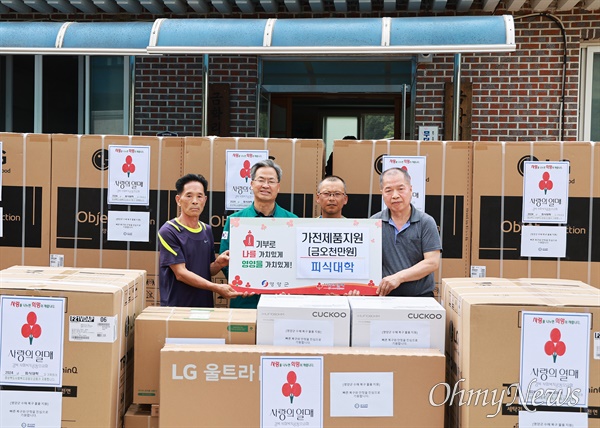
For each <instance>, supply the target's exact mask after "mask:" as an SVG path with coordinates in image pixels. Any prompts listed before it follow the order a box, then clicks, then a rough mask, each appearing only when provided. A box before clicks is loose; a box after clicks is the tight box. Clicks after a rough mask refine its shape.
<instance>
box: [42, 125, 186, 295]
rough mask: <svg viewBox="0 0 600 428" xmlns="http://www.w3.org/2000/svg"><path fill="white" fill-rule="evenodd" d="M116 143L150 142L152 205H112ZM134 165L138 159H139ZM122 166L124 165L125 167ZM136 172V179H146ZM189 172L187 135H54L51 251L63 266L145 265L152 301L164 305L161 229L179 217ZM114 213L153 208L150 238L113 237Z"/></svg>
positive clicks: (139, 166)
mask: <svg viewBox="0 0 600 428" xmlns="http://www.w3.org/2000/svg"><path fill="white" fill-rule="evenodd" d="M111 145H122V146H131V145H133V146H149V147H150V162H149V165H148V168H144V166H145V165H144V166H143V165H139V164H138V165H137V169H136V171H137V172H138V173H139V174H142V171H144V170H149V180H150V182H149V186H150V197H149V205H147V206H144V205H116V204H114V205H110V206H109V205H108V203H107V188H108V178H109V171H108V168H109V165H108V151H109V146H111ZM133 163H134V164H135V163H136V160H135V159H134V162H133ZM119 167H120V166H119ZM135 174H136V173H135V172H134V173H132V175H131V180H137V181H140V180H142V181H143V177H144V176H142V177H137V176H136V175H135ZM182 175H183V139H181V138H175V137H169V138H161V137H128V136H100V135H84V136H77V135H60V134H55V135H52V229H51V230H52V237H51V253H52V255H53V257H54V260H55V261H56V263H57V264H58V265H63V266H75V267H102V268H104V267H106V268H118V269H143V270H145V271H147V273H148V276H147V286H146V293H147V296H146V301H147V304H159V302H160V299H159V296H158V250H159V246H158V245H159V244H158V242H157V232H158V229H159V228H160V226H162V224H163V223H164V222H165V221H167V220H168V219H171V218H173V217H176V216H177V206H176V203H175V194H176V191H175V182H176V181H177V179H178V178H179V177H181V176H182ZM110 211H135V212H148V213H149V217H150V225H149V233H148V235H149V236H148V240H147V241H146V242H131V241H130V242H128V241H123V240H118V241H117V240H110V241H109V240H108V233H107V232H108V215H109V212H110Z"/></svg>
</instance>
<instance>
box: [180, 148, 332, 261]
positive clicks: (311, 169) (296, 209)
mask: <svg viewBox="0 0 600 428" xmlns="http://www.w3.org/2000/svg"><path fill="white" fill-rule="evenodd" d="M227 150H268V151H269V158H271V159H273V161H274V162H275V163H277V164H278V165H279V166H280V167H281V169H282V170H283V176H282V179H281V188H280V191H279V196H278V197H277V203H278V204H279V205H280V206H281V207H283V208H285V209H286V210H289V211H292V212H293V213H295V214H296V215H298V217H317V216H318V211H317V205H316V202H315V196H316V192H317V184H319V182H320V181H321V179H322V178H323V162H324V161H323V158H324V156H325V148H324V145H323V141H322V140H296V139H278V138H221V137H187V138H185V164H184V172H185V173H186V174H187V173H196V174H202V175H204V176H205V177H206V179H207V180H208V187H209V190H210V192H209V195H208V200H207V202H206V206H205V208H204V212H203V213H202V215H201V216H200V219H201V220H202V221H204V222H205V223H208V224H210V225H211V226H212V229H213V235H214V237H215V246H216V249H217V251H218V249H219V245H220V242H221V234H222V233H223V226H224V225H225V221H226V220H227V216H228V215H229V214H231V213H232V211H226V210H225V167H226V155H227Z"/></svg>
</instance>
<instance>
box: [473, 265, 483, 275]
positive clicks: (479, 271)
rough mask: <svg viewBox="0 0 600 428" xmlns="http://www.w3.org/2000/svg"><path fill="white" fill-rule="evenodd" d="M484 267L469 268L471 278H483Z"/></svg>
mask: <svg viewBox="0 0 600 428" xmlns="http://www.w3.org/2000/svg"><path fill="white" fill-rule="evenodd" d="M485 275H486V266H473V265H472V266H471V278H485Z"/></svg>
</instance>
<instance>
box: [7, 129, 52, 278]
mask: <svg viewBox="0 0 600 428" xmlns="http://www.w3.org/2000/svg"><path fill="white" fill-rule="evenodd" d="M0 142H2V181H1V182H0V185H1V186H2V189H1V191H2V194H1V196H2V197H1V198H0V209H1V213H0V214H2V215H1V216H0V221H2V237H0V269H4V268H7V267H9V266H12V265H24V264H31V265H48V262H49V256H50V159H51V156H50V136H49V135H41V134H11V133H0Z"/></svg>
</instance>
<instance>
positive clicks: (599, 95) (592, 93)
mask: <svg viewBox="0 0 600 428" xmlns="http://www.w3.org/2000/svg"><path fill="white" fill-rule="evenodd" d="M581 57H582V67H581V70H582V78H581V92H580V106H581V111H582V113H583V114H582V115H581V123H580V124H579V129H580V132H579V138H580V139H581V140H584V141H600V120H599V118H600V46H589V47H587V48H585V49H584V50H583V52H582V56H581Z"/></svg>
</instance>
